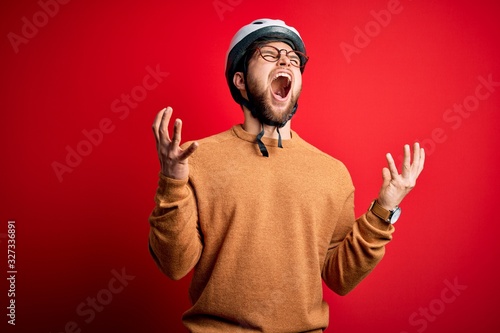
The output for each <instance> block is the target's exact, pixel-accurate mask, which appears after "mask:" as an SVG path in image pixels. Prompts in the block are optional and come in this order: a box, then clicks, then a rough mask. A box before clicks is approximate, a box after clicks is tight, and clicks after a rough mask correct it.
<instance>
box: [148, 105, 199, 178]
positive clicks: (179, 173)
mask: <svg viewBox="0 0 500 333" xmlns="http://www.w3.org/2000/svg"><path fill="white" fill-rule="evenodd" d="M172 112H173V110H172V108H171V107H170V106H169V107H167V108H164V109H163V110H161V111H160V112H158V114H157V115H156V118H155V121H154V123H153V133H154V135H155V139H156V149H157V151H158V158H159V160H160V166H161V173H162V174H163V175H164V176H166V177H169V178H174V179H185V178H187V177H188V175H189V165H188V157H189V156H191V154H193V153H194V151H195V150H196V148H198V143H197V142H193V143H192V144H191V145H190V146H189V147H188V148H186V149H185V150H183V149H182V148H181V147H180V142H181V130H182V121H181V120H180V119H176V120H175V122H174V135H173V137H172V140H171V139H170V135H169V133H168V124H169V122H170V118H171V117H172Z"/></svg>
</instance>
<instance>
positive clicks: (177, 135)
mask: <svg viewBox="0 0 500 333" xmlns="http://www.w3.org/2000/svg"><path fill="white" fill-rule="evenodd" d="M181 132H182V121H181V120H180V119H176V120H175V122H174V136H173V137H172V144H173V145H174V148H177V147H179V145H180V143H181Z"/></svg>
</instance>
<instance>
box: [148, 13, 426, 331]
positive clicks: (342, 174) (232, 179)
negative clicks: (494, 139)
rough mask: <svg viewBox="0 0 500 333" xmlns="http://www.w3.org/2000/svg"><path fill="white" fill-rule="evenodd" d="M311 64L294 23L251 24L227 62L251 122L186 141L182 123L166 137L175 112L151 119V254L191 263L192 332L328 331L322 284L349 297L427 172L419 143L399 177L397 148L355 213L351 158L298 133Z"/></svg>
mask: <svg viewBox="0 0 500 333" xmlns="http://www.w3.org/2000/svg"><path fill="white" fill-rule="evenodd" d="M307 59H308V57H307V55H306V54H305V47H304V44H303V41H302V39H301V37H300V35H299V33H298V32H297V30H295V29H294V28H292V27H289V26H287V25H286V24H285V23H284V22H283V21H280V20H269V19H262V20H257V21H254V22H252V23H251V24H249V25H246V26H244V27H243V28H241V29H240V30H239V31H238V32H237V33H236V35H235V36H234V38H233V40H232V42H231V45H230V48H229V52H228V55H227V59H226V60H227V61H226V64H227V65H226V78H227V82H228V85H229V87H230V91H231V94H232V96H233V98H234V99H235V101H236V102H237V103H238V104H240V105H241V107H242V109H243V113H244V122H243V124H241V125H236V126H234V127H233V128H231V129H230V130H228V131H226V132H223V133H220V134H217V135H214V136H212V137H209V138H205V139H202V140H200V141H198V142H193V143H188V144H186V145H183V146H182V147H181V146H179V145H180V142H181V127H182V123H181V121H180V120H179V119H177V120H176V121H175V124H174V130H173V136H172V138H170V136H169V132H168V125H169V121H170V118H171V116H172V108H170V107H168V108H166V109H163V110H162V111H160V112H159V113H158V115H157V117H156V119H155V121H154V124H153V132H154V135H155V137H156V143H157V149H158V156H159V160H160V164H161V172H160V175H159V178H160V179H159V186H158V189H157V193H156V197H155V201H156V207H155V209H154V210H153V212H152V213H151V216H150V224H151V231H150V235H149V244H150V251H151V254H152V256H153V258H154V260H155V262H156V263H157V265H158V267H159V268H160V269H161V270H162V271H163V272H164V273H165V274H166V275H167V276H169V277H170V278H172V279H180V278H182V277H183V276H185V275H186V274H187V273H188V272H190V271H191V270H192V269H193V268H194V274H193V279H192V282H191V286H190V290H189V294H190V298H191V301H192V303H193V306H192V307H191V309H189V310H188V311H187V312H186V313H185V314H184V315H183V322H184V324H185V326H186V327H187V328H188V329H189V331H191V332H204V333H206V332H273V333H275V332H321V331H323V330H324V329H325V328H326V327H327V325H328V315H329V311H328V305H327V304H326V302H325V301H323V295H322V280H323V281H324V282H325V283H326V285H327V286H328V287H329V288H331V289H332V290H333V291H334V292H336V293H338V294H340V295H345V294H347V293H348V292H349V291H350V290H352V289H353V288H354V287H355V286H356V285H357V284H358V283H359V282H360V281H361V280H362V279H363V278H364V277H366V276H367V275H368V274H369V273H370V272H371V271H372V270H373V268H374V267H375V266H376V265H377V263H378V262H379V261H380V260H381V259H382V256H383V254H384V246H385V245H386V244H387V243H388V242H389V241H390V240H391V238H392V233H393V231H394V227H393V225H392V224H393V223H394V222H395V221H396V220H397V218H398V217H399V214H400V209H399V207H398V206H399V204H400V202H401V201H402V200H403V198H404V197H405V196H406V194H408V192H409V191H410V190H411V189H412V188H413V186H414V185H415V182H416V179H417V178H418V176H419V174H420V172H421V171H422V169H423V166H424V158H425V157H424V151H423V149H421V148H420V147H419V145H418V143H417V144H415V145H414V147H413V148H414V151H413V161H411V158H410V147H409V146H408V145H406V146H405V148H404V158H403V160H404V161H403V169H402V173H401V174H399V172H398V170H397V168H396V166H395V164H394V160H393V158H392V157H391V155H390V154H388V155H387V162H388V167H387V168H384V169H383V184H382V187H381V189H380V192H379V195H378V198H377V199H376V200H374V202H373V203H372V204H371V205H370V209H369V210H368V211H367V212H366V213H365V214H363V215H362V216H361V217H359V218H358V219H357V220H356V219H355V217H354V203H353V202H354V187H353V184H352V181H351V178H350V175H349V173H348V171H347V170H346V168H345V167H344V165H343V164H342V163H341V162H339V161H338V160H336V159H334V158H332V157H330V156H328V155H326V154H324V153H322V152H321V151H319V150H318V149H316V148H314V147H313V146H311V145H309V144H308V143H306V142H305V141H304V140H302V139H301V138H300V137H299V135H298V134H297V133H296V132H294V131H292V130H291V129H290V126H291V123H290V118H292V116H293V114H294V113H295V111H296V110H297V100H298V98H299V95H300V91H301V87H302V72H303V70H304V66H305V64H306V62H307ZM367 206H368V204H367Z"/></svg>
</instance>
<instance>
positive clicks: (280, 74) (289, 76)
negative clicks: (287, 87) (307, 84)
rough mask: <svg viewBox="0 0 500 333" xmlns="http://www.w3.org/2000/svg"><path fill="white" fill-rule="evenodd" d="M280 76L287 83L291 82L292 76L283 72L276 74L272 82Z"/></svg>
mask: <svg viewBox="0 0 500 333" xmlns="http://www.w3.org/2000/svg"><path fill="white" fill-rule="evenodd" d="M281 76H282V77H286V78H287V79H288V82H290V81H292V76H291V75H290V74H288V73H283V72H282V73H278V74H276V76H275V77H274V80H276V79H277V78H279V77H281Z"/></svg>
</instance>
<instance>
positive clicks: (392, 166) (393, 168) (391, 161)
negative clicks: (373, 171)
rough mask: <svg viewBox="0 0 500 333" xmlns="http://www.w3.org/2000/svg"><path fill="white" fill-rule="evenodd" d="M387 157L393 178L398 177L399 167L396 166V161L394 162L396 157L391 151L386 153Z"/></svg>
mask: <svg viewBox="0 0 500 333" xmlns="http://www.w3.org/2000/svg"><path fill="white" fill-rule="evenodd" d="M385 157H386V158H387V166H388V169H389V172H390V176H391V177H392V178H396V177H398V176H399V172H398V168H396V163H394V158H393V157H392V155H391V153H387V154H386V155H385Z"/></svg>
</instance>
